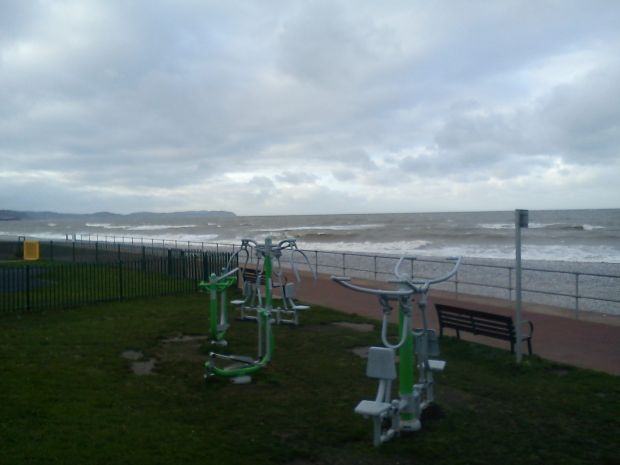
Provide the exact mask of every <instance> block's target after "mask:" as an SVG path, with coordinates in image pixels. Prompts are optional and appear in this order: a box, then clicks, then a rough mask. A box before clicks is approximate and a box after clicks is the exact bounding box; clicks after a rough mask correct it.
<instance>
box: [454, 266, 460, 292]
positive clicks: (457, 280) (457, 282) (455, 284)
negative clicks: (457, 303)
mask: <svg viewBox="0 0 620 465" xmlns="http://www.w3.org/2000/svg"><path fill="white" fill-rule="evenodd" d="M454 295H455V296H456V298H457V299H458V297H459V272H458V271H457V272H456V273H455V275H454Z"/></svg>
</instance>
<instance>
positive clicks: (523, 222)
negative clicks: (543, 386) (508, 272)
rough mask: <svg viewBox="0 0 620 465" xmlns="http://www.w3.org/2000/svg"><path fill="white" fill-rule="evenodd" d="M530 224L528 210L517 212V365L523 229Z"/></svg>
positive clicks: (519, 332)
mask: <svg viewBox="0 0 620 465" xmlns="http://www.w3.org/2000/svg"><path fill="white" fill-rule="evenodd" d="M528 223H529V211H528V210H515V253H516V264H515V268H516V269H515V272H516V273H515V274H516V281H517V282H516V286H515V287H516V289H515V290H516V294H517V295H516V299H517V305H516V307H517V308H516V318H515V320H516V327H517V328H516V330H517V331H516V332H517V341H516V342H517V343H516V346H517V350H516V354H517V363H521V327H522V325H521V306H522V301H521V228H527V227H528Z"/></svg>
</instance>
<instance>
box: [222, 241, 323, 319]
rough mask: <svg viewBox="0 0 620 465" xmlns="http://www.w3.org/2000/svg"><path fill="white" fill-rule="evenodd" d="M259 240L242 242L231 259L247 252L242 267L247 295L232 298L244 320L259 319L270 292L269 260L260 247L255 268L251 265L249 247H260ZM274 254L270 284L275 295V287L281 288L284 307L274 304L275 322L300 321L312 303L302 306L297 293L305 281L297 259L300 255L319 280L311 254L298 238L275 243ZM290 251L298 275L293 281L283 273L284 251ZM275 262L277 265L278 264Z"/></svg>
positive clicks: (280, 294) (292, 265)
mask: <svg viewBox="0 0 620 465" xmlns="http://www.w3.org/2000/svg"><path fill="white" fill-rule="evenodd" d="M256 247H257V244H256V242H254V241H252V240H250V239H244V240H243V241H242V244H241V248H240V249H239V250H238V251H237V253H236V254H235V255H233V257H231V260H233V259H234V257H235V256H237V257H239V256H240V254H241V253H244V254H245V262H244V264H243V265H241V266H240V270H241V276H242V278H243V298H242V299H238V300H233V301H231V304H232V305H234V306H236V307H238V308H239V311H240V318H241V319H242V320H257V319H258V314H259V312H260V309H261V308H263V299H264V298H265V297H264V294H265V292H266V287H267V285H266V284H267V283H266V281H265V279H264V278H265V275H266V273H265V260H264V257H263V254H261V253H260V250H257V253H256V263H255V264H253V267H248V262H249V260H250V256H251V255H252V254H251V253H250V251H249V250H248V249H251V248H256ZM274 247H275V248H274V251H273V253H272V257H271V258H272V280H271V285H270V286H269V289H270V292H271V294H272V296H273V295H274V290H277V291H278V293H279V296H278V297H280V299H281V306H277V307H276V306H273V299H272V308H271V311H272V313H273V315H274V316H275V323H277V324H282V323H287V324H293V325H296V326H297V325H298V324H299V313H300V312H301V311H304V310H308V309H310V307H309V306H308V305H301V304H299V303H297V301H296V297H297V296H296V294H297V289H298V287H299V285H300V284H301V276H300V274H299V271H298V270H297V262H296V261H295V257H296V255H300V256H301V257H302V259H303V262H302V263H305V264H306V265H307V266H308V269H309V270H310V271H311V273H312V277H313V279H315V280H316V273H315V272H314V270H313V268H312V266H311V264H310V260H309V259H308V256H307V255H306V254H305V253H304V252H303V251H302V250H300V249H299V248H298V247H297V243H296V241H295V240H294V239H285V240H283V241H280V242H279V243H278V244H277V246H274ZM285 250H286V251H288V253H289V260H290V269H291V271H292V273H293V275H294V277H295V280H294V281H292V282H289V281H288V279H287V278H286V277H285V276H284V274H283V272H282V263H281V257H282V251H285ZM274 265H275V266H274Z"/></svg>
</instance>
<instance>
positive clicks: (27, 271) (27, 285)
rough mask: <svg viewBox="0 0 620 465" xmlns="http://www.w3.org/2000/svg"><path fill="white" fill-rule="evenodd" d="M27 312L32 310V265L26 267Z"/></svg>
mask: <svg viewBox="0 0 620 465" xmlns="http://www.w3.org/2000/svg"><path fill="white" fill-rule="evenodd" d="M26 310H30V265H26Z"/></svg>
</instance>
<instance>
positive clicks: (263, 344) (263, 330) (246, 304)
mask: <svg viewBox="0 0 620 465" xmlns="http://www.w3.org/2000/svg"><path fill="white" fill-rule="evenodd" d="M250 249H253V250H254V252H255V254H256V257H257V263H256V266H255V268H254V271H255V273H256V274H255V276H256V278H255V279H256V281H255V282H254V283H252V282H250V281H249V280H246V281H245V282H244V299H242V300H233V301H231V304H233V305H237V306H239V307H240V308H241V309H242V317H244V319H253V320H256V322H257V323H258V356H257V358H255V359H254V358H252V357H247V356H240V355H226V354H219V353H216V352H211V353H210V354H209V360H208V361H207V362H206V363H205V368H206V371H207V372H206V375H205V379H208V378H210V377H212V376H217V377H224V378H230V379H231V381H232V382H234V383H236V384H246V383H249V382H251V380H252V378H251V375H252V374H253V373H255V372H257V371H259V370H260V369H261V368H263V367H265V366H266V365H267V364H268V363H269V361H270V360H271V358H272V356H273V350H274V337H273V331H272V327H271V325H272V323H273V322H274V320H273V318H272V314H273V313H275V312H280V311H282V310H281V309H274V307H273V301H272V297H273V296H272V288H273V259H274V258H275V259H276V261H277V263H278V268H279V259H280V257H281V256H282V251H284V250H291V251H292V253H291V267H292V268H293V271H294V272H295V275H296V277H298V276H299V274H298V272H297V270H296V268H295V262H294V260H293V254H294V253H295V252H299V253H301V254H302V255H303V256H304V257H305V258H306V260H307V257H306V256H305V254H304V253H303V252H301V251H300V250H299V249H297V244H296V242H295V241H294V240H292V239H286V240H283V241H280V242H279V243H278V244H277V245H274V244H273V243H272V239H271V237H269V236H268V237H267V238H266V239H265V242H264V244H259V243H257V242H256V241H253V240H251V239H243V240H242V242H241V247H240V249H239V250H238V251H237V252H236V253H235V254H233V255H232V256H231V257H230V259H229V261H228V265H227V268H229V267H230V266H231V264H232V263H233V262H234V260H235V259H237V260H238V259H239V255H240V254H241V253H245V255H246V260H245V264H244V266H243V267H242V268H235V269H234V270H231V271H229V272H227V273H226V274H224V275H223V276H230V275H232V274H233V273H236V272H237V271H239V270H241V271H242V272H244V271H246V268H247V263H248V261H249V257H250ZM307 263H308V265H309V263H310V262H309V261H308V262H307ZM278 277H280V278H281V274H280V272H279V271H278ZM260 287H264V296H261V295H260ZM283 294H284V292H283ZM256 297H258V301H259V304H258V306H256V305H255V302H254V299H255V298H256ZM284 297H285V296H284V295H283V298H284ZM249 311H252V312H253V313H254V315H247V314H246V312H249ZM276 314H277V315H278V313H276ZM218 360H223V361H228V362H232V363H231V364H229V365H228V366H224V367H219V366H217V365H216V361H218Z"/></svg>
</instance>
